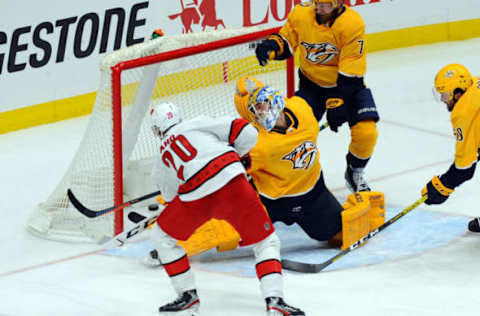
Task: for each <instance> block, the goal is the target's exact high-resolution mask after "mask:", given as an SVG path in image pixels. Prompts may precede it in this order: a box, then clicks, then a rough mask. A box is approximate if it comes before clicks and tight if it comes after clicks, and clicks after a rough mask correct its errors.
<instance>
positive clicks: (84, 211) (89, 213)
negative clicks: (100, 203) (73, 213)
mask: <svg viewBox="0 0 480 316" xmlns="http://www.w3.org/2000/svg"><path fill="white" fill-rule="evenodd" d="M160 194H161V192H160V191H155V192H152V193H148V194H145V195H144V196H141V197H138V198H136V199H133V200H130V201H128V202H125V203H122V204H118V205H114V206H112V207H109V208H106V209H103V210H91V209H89V208H87V207H85V206H84V205H83V204H82V203H80V201H79V200H78V199H77V197H76V196H75V195H74V194H73V192H72V190H70V189H68V190H67V195H68V199H69V200H70V202H72V204H73V206H74V207H75V208H76V209H77V210H78V211H79V212H80V213H82V214H83V215H85V216H87V217H89V218H95V217H99V216H102V215H105V214H108V213H111V212H116V211H118V210H120V209H123V208H125V207H127V206H130V205H132V204H135V203H138V202H140V201H143V200H147V199H149V198H152V197H154V196H157V195H160Z"/></svg>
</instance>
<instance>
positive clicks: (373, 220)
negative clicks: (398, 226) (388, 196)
mask: <svg viewBox="0 0 480 316" xmlns="http://www.w3.org/2000/svg"><path fill="white" fill-rule="evenodd" d="M362 193H364V195H365V196H368V199H369V201H370V206H371V208H370V231H374V230H375V229H377V228H378V227H380V226H382V225H383V224H385V195H384V194H383V192H379V191H371V192H362Z"/></svg>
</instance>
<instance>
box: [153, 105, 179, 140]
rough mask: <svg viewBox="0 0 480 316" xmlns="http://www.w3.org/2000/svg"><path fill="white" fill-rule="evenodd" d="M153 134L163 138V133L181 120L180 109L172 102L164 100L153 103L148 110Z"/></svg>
mask: <svg viewBox="0 0 480 316" xmlns="http://www.w3.org/2000/svg"><path fill="white" fill-rule="evenodd" d="M150 119H151V123H152V130H153V134H154V135H156V136H160V138H163V136H164V135H165V133H166V132H167V131H168V130H169V129H170V128H171V127H173V126H174V125H176V124H178V123H180V122H181V121H182V116H181V114H180V109H179V108H178V107H177V106H176V105H175V104H173V103H170V102H166V103H160V104H157V105H154V106H153V107H152V109H151V110H150Z"/></svg>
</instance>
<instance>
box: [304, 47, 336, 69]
mask: <svg viewBox="0 0 480 316" xmlns="http://www.w3.org/2000/svg"><path fill="white" fill-rule="evenodd" d="M301 44H302V45H303V46H304V47H305V49H306V50H307V55H306V56H305V58H307V60H309V61H310V62H312V63H314V64H326V63H328V62H329V61H331V60H332V59H334V58H335V57H336V56H337V55H338V54H339V50H338V48H337V47H336V46H335V45H332V44H330V43H321V44H310V43H307V42H302V43H301Z"/></svg>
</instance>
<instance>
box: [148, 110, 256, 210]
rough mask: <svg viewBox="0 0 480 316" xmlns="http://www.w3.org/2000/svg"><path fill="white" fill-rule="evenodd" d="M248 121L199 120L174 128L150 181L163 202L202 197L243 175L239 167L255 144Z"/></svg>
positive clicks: (204, 118)
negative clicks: (242, 158)
mask: <svg viewBox="0 0 480 316" xmlns="http://www.w3.org/2000/svg"><path fill="white" fill-rule="evenodd" d="M257 134H258V132H257V130H256V129H255V128H254V127H253V126H252V125H250V124H249V123H248V121H247V120H244V119H239V118H233V117H220V118H212V117H208V116H199V117H196V118H194V119H191V120H186V121H182V122H180V123H179V124H177V125H175V126H173V127H172V128H171V129H170V130H169V131H168V132H167V134H166V135H165V136H164V138H163V139H162V143H161V146H160V155H159V156H158V158H157V159H156V161H155V163H154V166H153V170H152V181H153V183H155V184H156V185H157V186H158V189H159V190H160V191H161V192H162V197H163V199H164V200H165V201H166V202H170V201H171V200H173V198H174V197H175V196H176V195H177V194H178V195H179V198H180V199H181V200H182V201H194V200H197V199H200V198H202V197H205V196H207V195H209V194H211V193H213V192H215V191H217V190H219V189H220V188H222V187H223V186H224V185H226V184H227V183H228V182H229V181H230V180H231V179H232V178H234V177H235V176H237V175H239V174H241V173H245V169H244V168H243V166H242V164H241V163H240V158H239V157H241V156H243V155H245V154H247V153H248V152H249V151H250V149H251V148H252V147H253V146H255V144H256V142H257Z"/></svg>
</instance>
